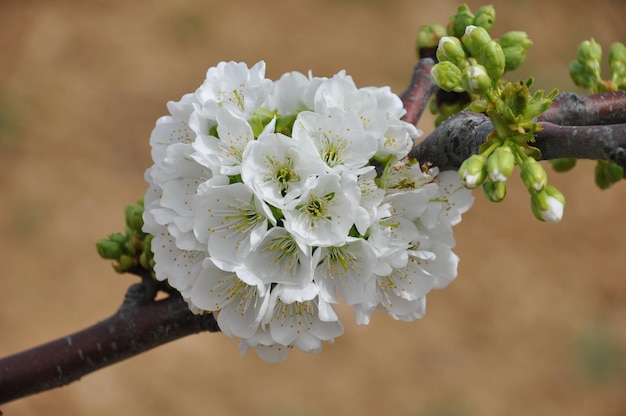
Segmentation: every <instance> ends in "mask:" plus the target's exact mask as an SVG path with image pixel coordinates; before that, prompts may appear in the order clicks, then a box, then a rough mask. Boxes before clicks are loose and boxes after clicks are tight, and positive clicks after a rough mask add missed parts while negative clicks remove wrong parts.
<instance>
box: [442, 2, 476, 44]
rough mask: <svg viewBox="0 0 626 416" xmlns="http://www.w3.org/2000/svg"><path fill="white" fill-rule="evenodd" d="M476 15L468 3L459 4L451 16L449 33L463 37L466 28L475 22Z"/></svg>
mask: <svg viewBox="0 0 626 416" xmlns="http://www.w3.org/2000/svg"><path fill="white" fill-rule="evenodd" d="M474 19H475V17H474V15H473V14H472V11H471V10H470V8H469V7H468V5H467V4H463V5H461V6H459V8H458V9H457V11H456V14H455V15H454V16H452V17H450V22H448V33H449V34H451V35H452V36H456V37H461V36H462V35H463V33H465V28H466V27H467V26H469V25H471V24H472V23H474Z"/></svg>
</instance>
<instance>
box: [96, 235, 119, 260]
mask: <svg viewBox="0 0 626 416" xmlns="http://www.w3.org/2000/svg"><path fill="white" fill-rule="evenodd" d="M96 250H98V254H99V255H100V257H102V258H103V259H108V260H117V259H118V258H119V257H120V256H121V255H122V246H121V245H120V244H119V243H117V242H115V241H112V240H110V239H108V238H101V239H100V240H98V241H97V242H96Z"/></svg>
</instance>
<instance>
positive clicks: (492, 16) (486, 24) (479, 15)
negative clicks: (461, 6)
mask: <svg viewBox="0 0 626 416" xmlns="http://www.w3.org/2000/svg"><path fill="white" fill-rule="evenodd" d="M495 21H496V9H495V8H494V7H493V6H492V5H491V4H489V5H487V6H483V7H481V8H480V9H478V10H476V17H475V18H474V25H475V26H480V27H482V28H483V29H485V30H486V31H490V30H491V28H492V26H493V23H494V22H495Z"/></svg>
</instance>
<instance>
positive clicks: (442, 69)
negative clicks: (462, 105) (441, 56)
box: [430, 61, 464, 92]
mask: <svg viewBox="0 0 626 416" xmlns="http://www.w3.org/2000/svg"><path fill="white" fill-rule="evenodd" d="M430 76H431V78H432V79H433V81H434V82H435V84H437V85H438V86H439V88H441V89H443V90H446V91H454V92H463V91H464V89H463V86H462V83H461V79H462V74H461V70H460V69H459V68H458V67H457V66H456V65H454V64H453V63H452V62H449V61H444V62H439V63H438V64H436V65H435V66H433V68H432V69H431V71H430Z"/></svg>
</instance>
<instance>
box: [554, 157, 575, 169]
mask: <svg viewBox="0 0 626 416" xmlns="http://www.w3.org/2000/svg"><path fill="white" fill-rule="evenodd" d="M550 163H551V164H552V169H554V170H555V171H556V172H567V171H569V170H570V169H572V168H573V167H574V166H576V159H574V158H569V157H562V158H559V159H552V160H551V161H550Z"/></svg>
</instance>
